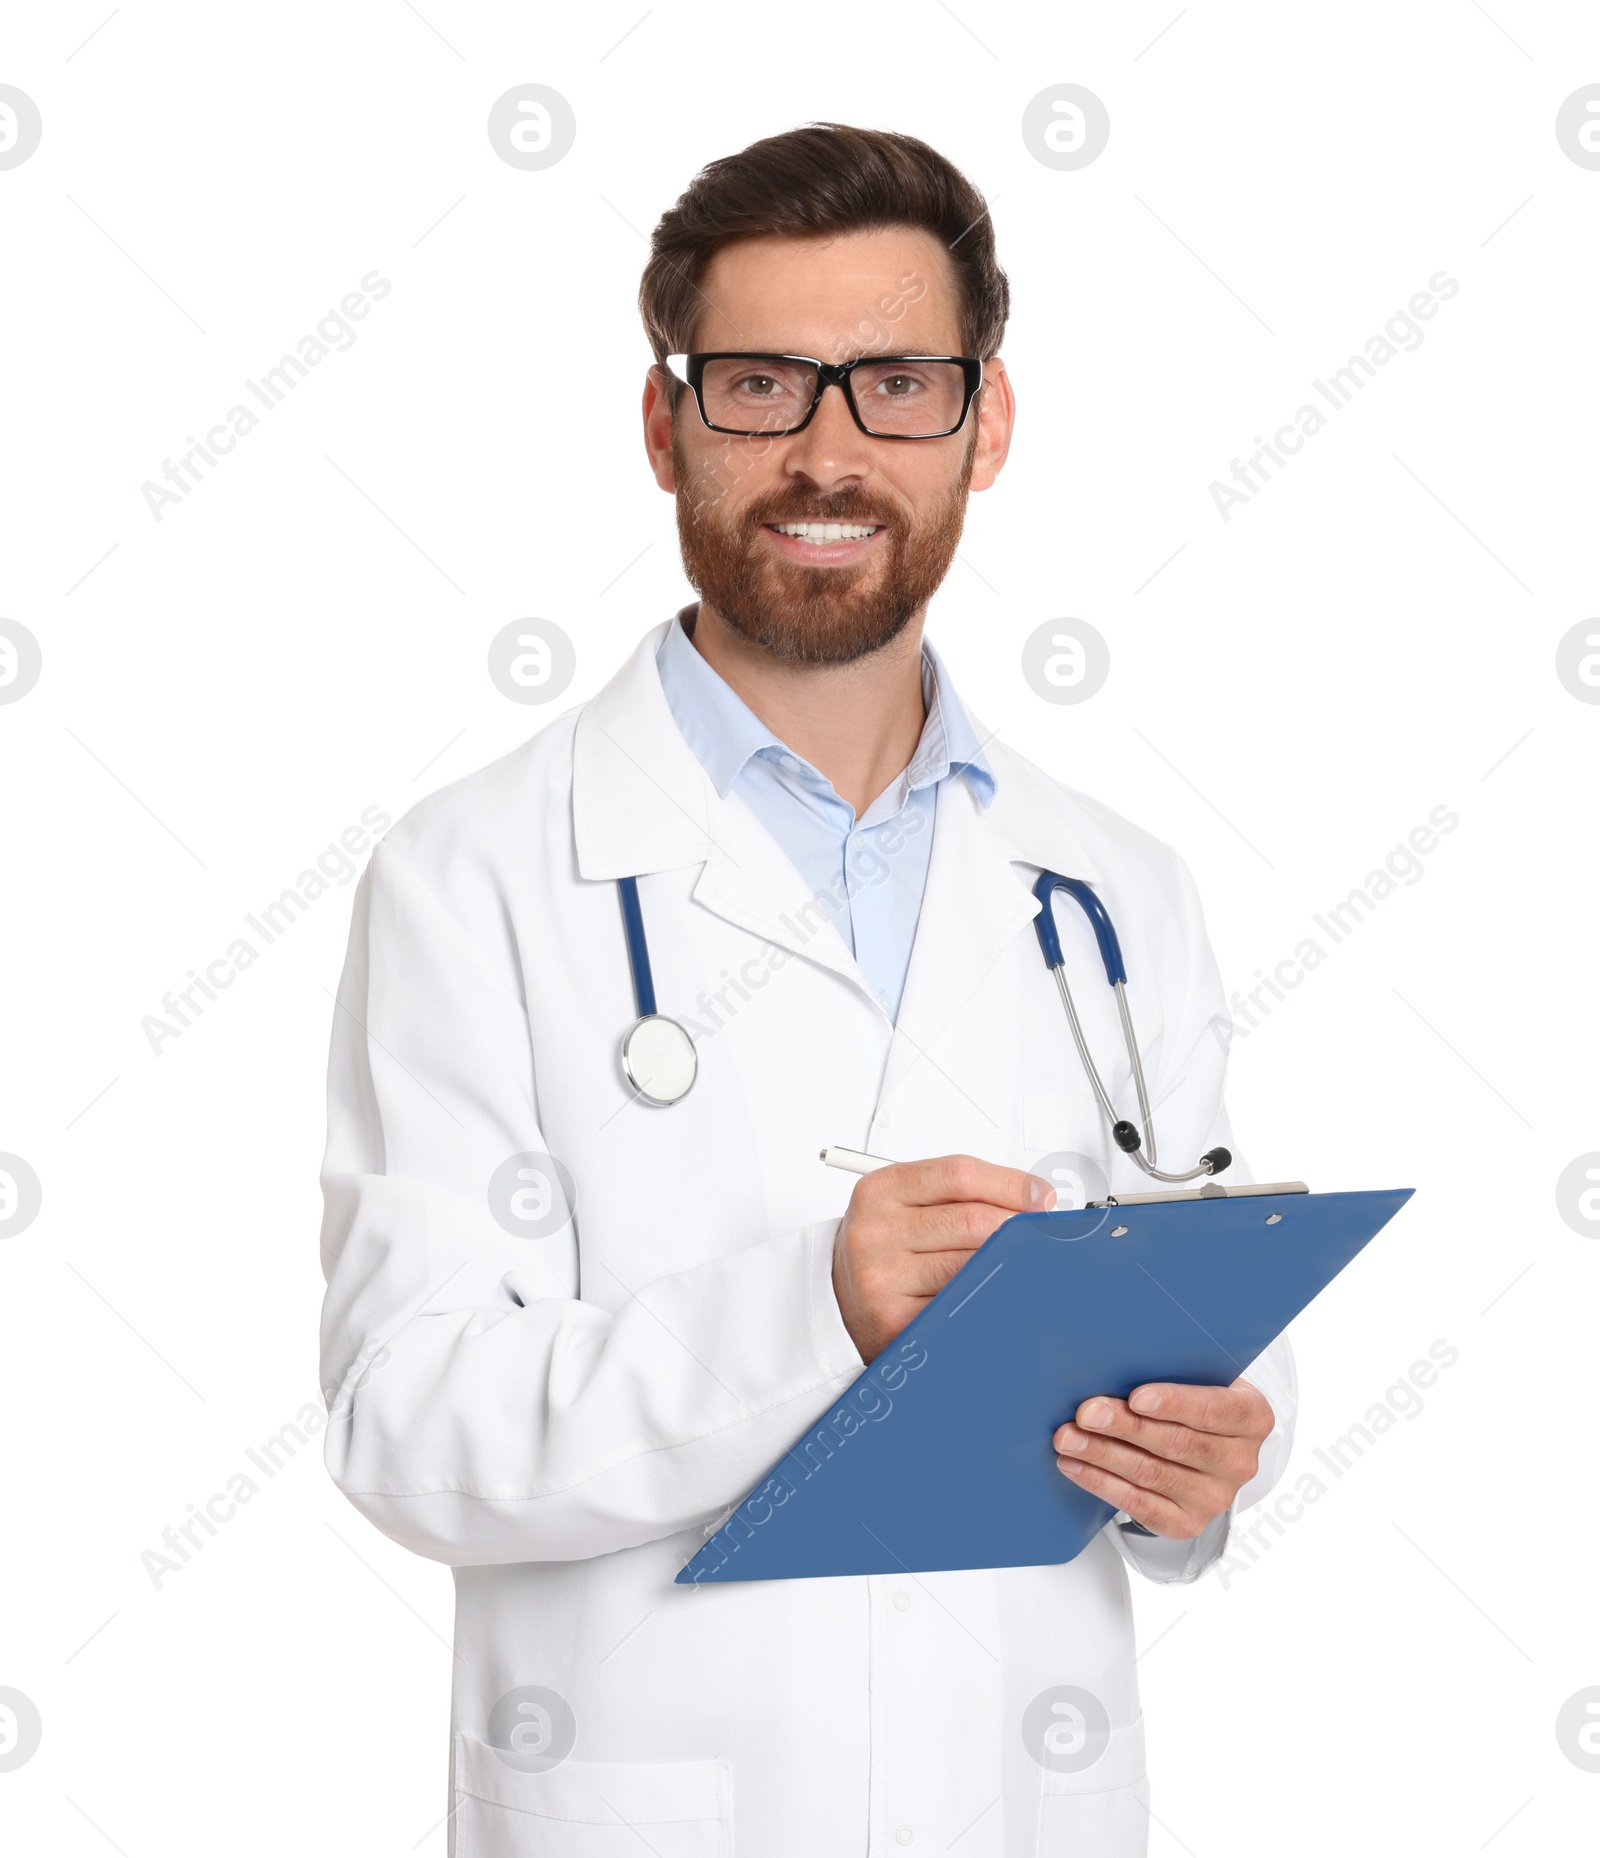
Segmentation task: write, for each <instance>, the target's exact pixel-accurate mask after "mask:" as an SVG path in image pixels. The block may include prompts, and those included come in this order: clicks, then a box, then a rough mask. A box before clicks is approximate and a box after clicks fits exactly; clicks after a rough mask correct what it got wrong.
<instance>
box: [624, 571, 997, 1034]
mask: <svg viewBox="0 0 1600 1858" xmlns="http://www.w3.org/2000/svg"><path fill="white" fill-rule="evenodd" d="M695 611H696V608H695V607H693V606H687V607H685V608H684V609H683V611H682V612H680V613H679V614H678V616H677V618H676V619H674V621H673V623H672V624H671V625H670V626H669V627H668V628H667V636H666V637H665V639H663V640H662V642H661V649H660V651H659V652H658V653H657V655H656V666H657V669H658V670H659V671H660V673H661V688H662V689H663V690H664V691H665V692H666V697H667V705H668V707H669V708H670V709H671V711H672V716H673V720H674V721H675V722H676V723H677V725H678V728H679V729H680V730H681V731H682V733H683V737H684V740H685V741H686V742H687V743H688V744H689V746H690V748H692V749H693V750H694V752H695V756H696V758H697V759H698V760H699V762H700V765H701V766H702V767H703V768H704V769H705V771H706V773H707V774H708V775H710V777H711V782H712V785H713V786H714V787H715V788H716V790H717V792H718V793H719V794H720V795H721V796H722V797H723V799H726V798H727V797H728V795H729V794H730V793H737V794H738V796H739V798H740V799H741V800H743V801H744V802H745V803H746V804H747V805H748V806H749V808H750V810H751V811H752V812H753V813H754V814H755V815H756V817H757V818H758V819H759V820H760V821H761V823H762V824H763V825H764V826H765V827H766V828H767V830H768V831H769V832H770V833H771V834H772V836H773V838H775V839H776V840H777V841H778V844H779V845H780V846H782V848H783V850H784V851H785V852H786V853H787V854H788V856H789V859H790V861H791V862H792V863H793V864H794V866H795V868H796V869H797V870H798V871H799V873H800V875H801V876H802V877H803V878H804V879H805V882H806V884H807V885H808V886H809V888H810V889H811V891H812V893H813V894H814V895H815V897H816V899H817V902H818V904H819V906H820V907H821V908H822V909H824V910H825V911H826V912H827V915H828V917H829V919H830V920H831V921H832V922H833V923H834V925H835V927H836V928H837V929H838V931H839V934H840V935H841V936H842V937H843V938H844V942H845V946H846V947H847V948H849V950H850V951H851V953H852V954H853V955H854V956H855V958H856V963H857V965H858V966H859V967H860V969H861V972H862V973H863V974H864V975H865V977H866V980H867V985H868V986H869V987H870V988H871V989H872V991H873V993H874V994H875V995H876V996H877V999H878V1001H879V1003H880V1004H881V1005H882V1007H883V1010H884V1011H885V1012H886V1013H887V1014H888V1015H889V1018H890V1019H891V1020H894V1019H897V1018H898V1017H899V1013H900V997H901V995H902V994H903V993H904V991H905V984H906V970H907V968H908V967H909V966H910V964H911V944H912V941H913V940H914V938H915V936H916V933H917V918H918V917H919V916H920V915H921V913H922V893H923V891H924V890H925V889H926V887H927V881H928V860H929V857H930V855H931V853H932V851H933V820H934V799H935V793H936V790H937V788H938V786H939V783H940V782H941V781H945V780H949V779H950V778H951V777H952V776H953V775H958V774H959V775H960V776H962V777H963V778H964V779H965V780H966V782H967V785H968V786H969V787H970V788H971V789H972V791H973V793H974V794H975V795H976V796H977V798H978V800H979V802H980V803H981V804H982V805H984V806H988V804H989V803H990V801H991V800H993V798H994V785H995V783H994V774H993V771H992V770H991V769H990V767H989V764H988V762H987V761H985V760H984V757H983V750H982V748H981V747H980V745H979V743H978V739H977V736H976V734H975V733H974V731H973V728H972V724H971V723H970V722H969V721H968V719H967V713H966V711H965V710H964V709H962V707H961V702H960V699H959V698H958V697H957V696H956V694H955V691H954V689H953V688H952V687H951V684H950V679H949V674H948V673H947V672H946V670H945V668H944V665H943V664H942V663H941V661H940V659H939V656H938V654H937V653H936V652H935V651H934V649H933V647H932V646H931V645H929V644H928V643H927V642H926V641H924V643H923V647H922V700H923V704H924V706H925V707H926V710H927V720H926V721H925V722H924V724H923V726H922V738H921V740H920V741H919V742H918V743H917V750H916V753H915V754H914V755H913V756H912V757H911V760H910V762H909V764H908V765H907V766H906V768H905V769H904V770H903V771H902V772H901V773H900V774H899V775H898V776H896V778H895V779H894V780H892V781H891V782H890V783H889V785H888V786H887V787H886V788H884V790H883V792H882V793H881V794H879V795H878V797H877V799H876V800H874V801H873V802H872V804H871V806H869V807H868V808H867V810H866V811H865V812H864V813H863V814H862V815H861V817H860V818H859V819H857V818H856V813H855V808H854V807H852V806H851V804H850V802H849V801H848V800H845V799H843V798H842V797H841V796H840V795H839V794H837V793H835V792H834V788H833V783H832V782H831V781H830V780H829V779H828V777H827V776H826V775H825V774H823V773H821V772H819V770H818V769H816V768H814V767H812V765H811V763H810V762H809V761H806V760H805V759H804V758H803V757H801V756H799V755H797V754H795V753H794V751H793V750H792V749H791V748H790V747H789V746H788V744H787V743H785V742H782V741H780V740H779V739H778V737H777V736H775V735H774V734H773V733H772V731H771V730H770V729H769V728H768V727H767V725H766V724H765V723H764V722H762V720H761V719H760V717H759V716H757V715H756V714H755V713H754V711H753V710H751V709H750V708H749V707H748V706H747V705H746V704H745V703H744V701H743V700H742V699H741V698H740V697H738V696H737V695H735V693H734V691H733V690H732V688H731V687H730V686H729V685H728V684H726V683H724V682H723V680H722V678H721V677H719V676H718V674H717V673H716V672H715V671H713V670H712V668H711V666H710V665H709V664H707V662H706V661H705V659H704V658H702V657H701V656H700V654H699V652H697V651H696V650H695V648H694V644H693V642H692V641H691V639H690V638H689V635H688V634H687V633H686V632H685V631H684V629H683V622H684V620H685V619H688V620H690V621H691V622H692V620H693V617H694V614H695Z"/></svg>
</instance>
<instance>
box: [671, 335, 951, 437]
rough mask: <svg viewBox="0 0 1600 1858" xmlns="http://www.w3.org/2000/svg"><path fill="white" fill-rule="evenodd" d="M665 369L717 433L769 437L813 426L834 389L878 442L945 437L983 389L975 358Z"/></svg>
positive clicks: (675, 360) (743, 362)
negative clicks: (691, 396)
mask: <svg viewBox="0 0 1600 1858" xmlns="http://www.w3.org/2000/svg"><path fill="white" fill-rule="evenodd" d="M666 365H667V367H668V368H669V369H670V370H671V371H672V373H673V375H674V376H675V377H676V378H677V379H678V380H680V381H682V382H684V384H685V385H686V386H688V387H689V388H691V389H692V390H693V392H694V398H695V405H696V406H698V407H699V409H700V417H701V419H702V420H703V421H704V422H705V424H706V425H707V426H709V427H710V428H711V430H712V431H713V432H736V433H742V434H746V435H748V434H753V433H761V434H764V435H766V436H768V437H772V438H779V437H782V436H783V434H785V433H789V432H801V431H803V430H804V429H805V427H807V426H808V425H810V423H811V420H812V417H813V415H814V414H815V413H816V410H817V408H818V406H819V405H821V403H822V396H823V394H824V393H825V392H826V391H827V389H828V388H830V387H837V388H838V389H839V391H840V392H841V393H842V394H843V395H844V399H845V405H846V406H848V407H849V409H850V417H851V418H852V419H853V420H854V421H855V422H856V424H857V425H858V426H859V427H860V428H861V430H862V431H863V432H865V433H868V434H869V435H870V436H871V437H873V438H875V439H944V438H948V437H949V436H950V434H951V433H952V432H959V431H960V430H961V428H962V426H963V425H964V424H965V423H966V418H967V409H968V408H969V407H970V406H971V405H972V399H973V395H974V394H976V393H977V391H978V389H979V388H980V387H981V386H982V385H983V363H982V362H981V361H977V360H975V359H974V358H973V357H972V356H971V355H861V356H859V357H858V358H857V359H856V360H854V361H840V362H832V361H818V360H816V359H815V358H814V357H813V356H810V355H762V354H748V353H741V352H738V351H736V350H722V351H719V352H717V353H714V354H702V355H668V356H667V358H666Z"/></svg>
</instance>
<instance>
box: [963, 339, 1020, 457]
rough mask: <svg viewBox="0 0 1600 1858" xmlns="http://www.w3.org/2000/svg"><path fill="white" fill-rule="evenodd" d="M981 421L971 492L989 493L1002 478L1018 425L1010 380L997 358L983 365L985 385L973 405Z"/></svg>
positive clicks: (979, 422)
mask: <svg viewBox="0 0 1600 1858" xmlns="http://www.w3.org/2000/svg"><path fill="white" fill-rule="evenodd" d="M974 407H975V412H976V416H977V421H978V442H977V447H976V449H975V450H974V452H973V457H972V481H971V484H970V486H969V488H970V489H972V490H987V489H988V488H989V486H990V485H991V484H992V483H993V482H994V481H995V479H996V478H997V477H998V476H999V475H1000V470H1001V467H1002V466H1003V465H1004V464H1005V461H1006V454H1007V453H1008V452H1009V451H1010V450H1011V433H1012V428H1013V427H1014V426H1015V424H1016V418H1017V402H1016V396H1015V395H1014V394H1013V393H1012V391H1011V377H1010V376H1009V375H1008V374H1007V373H1006V365H1005V363H1004V362H1003V361H1002V360H1001V359H1000V357H999V356H998V355H996V356H995V358H994V359H993V360H992V361H986V362H985V363H984V364H983V386H982V387H981V388H980V389H979V392H978V398H977V400H976V402H975V403H974Z"/></svg>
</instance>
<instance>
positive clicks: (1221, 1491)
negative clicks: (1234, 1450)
mask: <svg viewBox="0 0 1600 1858" xmlns="http://www.w3.org/2000/svg"><path fill="white" fill-rule="evenodd" d="M1057 1438H1058V1439H1059V1441H1060V1443H1059V1444H1058V1445H1057V1447H1056V1456H1057V1460H1058V1462H1059V1461H1061V1460H1063V1459H1064V1460H1065V1461H1066V1462H1067V1463H1070V1464H1091V1465H1094V1466H1095V1467H1096V1468H1097V1469H1099V1470H1102V1471H1109V1472H1111V1473H1112V1474H1113V1475H1114V1476H1116V1477H1120V1478H1122V1479H1123V1480H1124V1481H1125V1482H1127V1483H1129V1484H1137V1485H1138V1487H1139V1488H1140V1489H1141V1490H1147V1491H1150V1492H1151V1493H1152V1494H1153V1495H1156V1496H1161V1497H1165V1498H1167V1499H1168V1500H1169V1501H1170V1502H1172V1503H1175V1504H1177V1505H1178V1507H1179V1508H1180V1509H1185V1510H1193V1511H1196V1512H1200V1511H1204V1512H1205V1513H1206V1514H1207V1515H1215V1514H1216V1513H1217V1512H1218V1511H1220V1510H1225V1509H1226V1508H1227V1507H1228V1505H1229V1504H1230V1503H1231V1502H1232V1501H1233V1498H1234V1494H1235V1492H1236V1490H1237V1485H1236V1484H1235V1483H1234V1482H1233V1481H1232V1480H1231V1479H1229V1478H1226V1477H1214V1476H1212V1475H1211V1474H1210V1473H1208V1472H1205V1471H1197V1470H1195V1469H1194V1468H1193V1467H1192V1466H1189V1465H1185V1464H1179V1463H1177V1462H1176V1461H1175V1460H1173V1459H1171V1458H1158V1457H1157V1456H1156V1455H1155V1453H1154V1452H1146V1451H1141V1450H1140V1449H1139V1447H1138V1446H1137V1445H1125V1444H1124V1443H1123V1442H1122V1441H1121V1440H1120V1439H1105V1438H1097V1437H1096V1436H1095V1435H1094V1434H1093V1433H1090V1432H1080V1431H1079V1429H1078V1428H1077V1427H1076V1426H1064V1427H1062V1429H1061V1431H1060V1433H1058V1434H1057Z"/></svg>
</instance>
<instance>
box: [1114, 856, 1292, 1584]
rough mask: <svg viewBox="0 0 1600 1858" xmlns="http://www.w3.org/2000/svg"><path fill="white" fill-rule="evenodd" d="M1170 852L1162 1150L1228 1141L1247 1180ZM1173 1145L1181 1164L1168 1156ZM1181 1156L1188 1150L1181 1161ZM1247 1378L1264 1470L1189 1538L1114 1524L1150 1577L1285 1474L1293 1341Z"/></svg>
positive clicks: (1208, 959) (1185, 890)
mask: <svg viewBox="0 0 1600 1858" xmlns="http://www.w3.org/2000/svg"><path fill="white" fill-rule="evenodd" d="M1171 856H1172V860H1173V866H1174V881H1175V883H1176V885H1177V891H1178V896H1179V901H1180V911H1181V924H1182V928H1181V934H1182V937H1183V941H1184V944H1185V947H1186V949H1187V980H1186V985H1185V989H1184V998H1183V1004H1182V1007H1181V1009H1180V1011H1179V1013H1178V1016H1177V1019H1176V1021H1175V1024H1174V1028H1173V1036H1172V1037H1171V1038H1170V1039H1164V1040H1163V1043H1162V1058H1161V1062H1160V1064H1159V1068H1158V1070H1157V1073H1156V1079H1155V1085H1154V1090H1153V1094H1152V1097H1151V1104H1152V1108H1153V1110H1154V1114H1155V1118H1156V1122H1157V1125H1158V1128H1159V1130H1160V1133H1161V1142H1162V1147H1161V1153H1162V1158H1163V1162H1164V1164H1165V1165H1168V1166H1171V1165H1178V1166H1183V1167H1187V1166H1189V1165H1191V1158H1192V1157H1193V1156H1195V1155H1200V1154H1204V1153H1205V1151H1206V1150H1207V1149H1209V1148H1215V1147H1216V1146H1217V1145H1218V1144H1219V1143H1220V1144H1221V1145H1222V1146H1223V1147H1225V1148H1227V1149H1229V1150H1231V1151H1232V1153H1233V1157H1234V1159H1233V1165H1232V1167H1230V1168H1229V1170H1228V1172H1227V1175H1226V1176H1225V1178H1226V1179H1227V1180H1228V1181H1229V1182H1236V1183H1239V1184H1240V1185H1248V1184H1250V1183H1252V1182H1254V1180H1255V1176H1254V1175H1253V1174H1252V1173H1251V1171H1250V1167H1249V1164H1248V1162H1246V1161H1245V1159H1244V1157H1243V1156H1242V1155H1241V1154H1240V1153H1239V1150H1238V1146H1237V1144H1236V1143H1235V1141H1234V1139H1233V1130H1232V1128H1231V1126H1230V1124H1229V1121H1228V1112H1227V1109H1226V1106H1225V1104H1224V1101H1223V1086H1224V1081H1225V1075H1226V1072H1227V1064H1228V1048H1229V1045H1230V1043H1231V1040H1232V1018H1231V1016H1230V1014H1229V1013H1228V1010H1227V1006H1226V1004H1225V1001H1224V997H1223V990H1222V979H1221V976H1220V974H1219V973H1218V971H1217V963H1216V957H1215V956H1214V955H1213V954H1212V952H1211V944H1210V942H1209V940H1208V939H1207V937H1206V929H1205V920H1204V917H1203V915H1202V912H1201V908H1200V898H1199V894H1198V892H1197V891H1196V889H1195V885H1194V879H1193V878H1192V877H1191V876H1190V874H1189V870H1188V867H1187V866H1186V865H1185V864H1184V862H1183V860H1182V859H1181V858H1179V857H1178V856H1177V854H1176V853H1173V854H1171ZM1169 1130H1170V1131H1172V1136H1171V1137H1170V1138H1169V1136H1168V1134H1167V1131H1169ZM1169 1140H1170V1141H1171V1143H1172V1146H1171V1147H1170V1148H1169V1147H1168V1146H1167V1144H1168V1142H1169ZM1169 1154H1170V1155H1171V1156H1173V1157H1174V1158H1175V1163H1174V1162H1167V1161H1166V1157H1167V1155H1169ZM1179 1157H1181V1158H1182V1159H1181V1160H1177V1159H1176V1158H1179ZM1241 1378H1242V1379H1244V1380H1247V1381H1249V1382H1250V1383H1251V1385H1252V1386H1254V1387H1257V1388H1259V1389H1260V1390H1261V1392H1262V1393H1263V1394H1264V1395H1265V1396H1266V1399H1267V1404H1268V1405H1269V1406H1270V1407H1271V1408H1272V1414H1273V1428H1272V1431H1271V1432H1270V1433H1269V1434H1268V1436H1267V1438H1266V1439H1265V1441H1264V1442H1263V1444H1262V1446H1261V1453H1260V1457H1259V1460H1258V1468H1257V1471H1256V1475H1255V1476H1254V1477H1253V1478H1251V1479H1250V1481H1249V1482H1248V1483H1247V1484H1245V1485H1244V1486H1243V1487H1242V1488H1241V1489H1240V1491H1239V1494H1238V1496H1237V1497H1235V1499H1234V1501H1233V1503H1232V1505H1231V1506H1230V1508H1228V1509H1227V1510H1225V1511H1224V1512H1223V1513H1222V1515H1220V1516H1218V1517H1216V1518H1214V1519H1213V1521H1212V1522H1211V1523H1209V1524H1208V1525H1207V1526H1206V1528H1205V1529H1204V1530H1202V1531H1201V1533H1200V1534H1199V1535H1198V1536H1195V1537H1194V1538H1192V1539H1191V1540H1189V1541H1179V1540H1175V1539H1172V1538H1169V1537H1164V1536H1157V1535H1151V1534H1148V1533H1144V1532H1142V1531H1141V1530H1140V1528H1139V1526H1138V1525H1136V1524H1133V1523H1130V1522H1126V1521H1113V1522H1111V1523H1108V1524H1107V1525H1106V1527H1107V1530H1108V1532H1109V1534H1110V1535H1111V1538H1112V1540H1113V1541H1114V1542H1115V1544H1116V1546H1117V1549H1118V1551H1119V1552H1120V1553H1121V1555H1122V1556H1123V1558H1124V1560H1126V1561H1127V1562H1129V1563H1130V1564H1131V1565H1132V1566H1133V1567H1135V1568H1137V1569H1138V1570H1139V1572H1140V1573H1141V1574H1143V1575H1144V1576H1145V1577H1146V1579H1148V1580H1152V1581H1155V1582H1157V1583H1158V1584H1160V1585H1163V1586H1166V1585H1181V1584H1184V1583H1187V1582H1190V1581H1193V1580H1197V1579H1198V1578H1199V1576H1200V1575H1201V1574H1203V1573H1204V1572H1205V1571H1206V1569H1207V1568H1209V1567H1211V1566H1212V1565H1213V1564H1214V1563H1215V1562H1217V1561H1220V1560H1221V1559H1222V1557H1223V1556H1224V1555H1225V1554H1226V1553H1227V1551H1228V1545H1229V1542H1230V1540H1231V1538H1232V1534H1233V1531H1234V1529H1235V1527H1236V1526H1237V1519H1238V1518H1239V1517H1240V1516H1241V1515H1242V1514H1243V1512H1244V1511H1246V1510H1248V1509H1251V1508H1252V1507H1253V1506H1254V1505H1255V1504H1257V1503H1260V1502H1261V1501H1262V1500H1263V1499H1264V1498H1265V1497H1266V1496H1267V1495H1268V1494H1269V1493H1270V1492H1271V1490H1272V1489H1273V1487H1274V1485H1276V1484H1277V1482H1278V1480H1279V1479H1280V1478H1281V1477H1282V1476H1283V1473H1284V1470H1285V1469H1286V1467H1287V1465H1288V1462H1289V1454H1290V1452H1291V1450H1292V1449H1293V1446H1294V1422H1295V1411H1296V1406H1297V1403H1298V1389H1297V1383H1296V1379H1295V1367H1294V1356H1293V1354H1292V1352H1291V1350H1290V1348H1289V1344H1288V1342H1287V1340H1285V1339H1284V1338H1283V1337H1281V1336H1280V1337H1279V1338H1278V1340H1277V1341H1275V1342H1273V1343H1272V1344H1270V1346H1269V1347H1267V1348H1266V1349H1265V1350H1263V1352H1262V1353H1261V1354H1260V1355H1258V1356H1257V1357H1256V1359H1255V1360H1254V1361H1253V1362H1251V1363H1250V1364H1249V1366H1248V1367H1247V1368H1246V1369H1245V1372H1244V1374H1243V1375H1242V1377H1241ZM1120 1515H1121V1512H1119V1517H1120Z"/></svg>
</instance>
